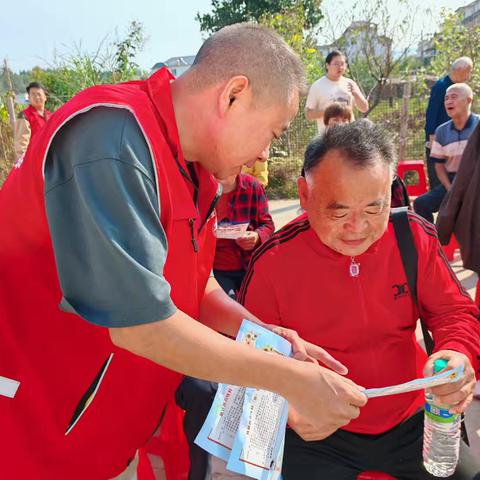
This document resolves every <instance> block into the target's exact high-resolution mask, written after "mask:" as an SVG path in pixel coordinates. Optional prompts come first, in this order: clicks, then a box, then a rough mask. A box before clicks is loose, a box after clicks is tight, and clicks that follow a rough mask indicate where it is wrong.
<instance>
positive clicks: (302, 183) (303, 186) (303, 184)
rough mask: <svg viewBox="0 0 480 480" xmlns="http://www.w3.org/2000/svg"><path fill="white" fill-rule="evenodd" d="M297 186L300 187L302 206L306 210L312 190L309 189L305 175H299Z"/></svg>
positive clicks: (299, 195) (299, 194)
mask: <svg viewBox="0 0 480 480" xmlns="http://www.w3.org/2000/svg"><path fill="white" fill-rule="evenodd" d="M297 188H298V198H299V199H300V206H301V207H302V208H303V209H304V210H307V204H308V196H309V193H310V192H309V191H308V183H307V180H306V178H305V177H303V176H300V177H298V179H297Z"/></svg>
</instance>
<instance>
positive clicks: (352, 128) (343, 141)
mask: <svg viewBox="0 0 480 480" xmlns="http://www.w3.org/2000/svg"><path fill="white" fill-rule="evenodd" d="M331 150H338V151H340V152H342V153H343V155H344V159H345V160H346V161H348V162H350V163H351V164H352V165H355V166H357V167H367V166H371V165H374V164H375V163H376V162H377V161H378V158H379V157H380V159H381V160H382V161H383V162H384V163H385V164H387V165H390V166H391V167H392V168H393V169H394V168H395V166H396V155H395V151H394V148H393V143H392V141H391V140H390V138H389V137H388V135H387V134H386V133H385V132H384V131H383V130H381V129H380V128H379V127H377V126H376V125H374V124H373V123H372V122H371V121H370V120H367V119H361V120H357V121H355V122H352V123H349V124H346V125H335V126H333V127H331V128H328V129H327V130H326V131H325V133H324V134H323V135H320V136H318V137H315V138H314V139H313V140H312V141H311V142H310V144H309V145H308V147H307V150H306V151H305V158H304V162H303V170H302V172H303V173H304V174H305V173H308V172H309V171H310V170H312V169H313V168H315V167H316V166H317V165H318V164H319V163H320V162H321V161H322V159H323V158H324V157H325V155H326V154H327V153H328V152H329V151H331Z"/></svg>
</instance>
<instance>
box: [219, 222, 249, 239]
mask: <svg viewBox="0 0 480 480" xmlns="http://www.w3.org/2000/svg"><path fill="white" fill-rule="evenodd" d="M248 225H249V222H240V223H234V222H221V223H219V224H218V225H217V230H216V231H215V235H216V237H217V238H224V239H227V240H236V239H237V238H241V237H243V236H244V235H245V233H246V232H247V228H248Z"/></svg>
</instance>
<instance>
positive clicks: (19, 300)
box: [0, 70, 217, 480]
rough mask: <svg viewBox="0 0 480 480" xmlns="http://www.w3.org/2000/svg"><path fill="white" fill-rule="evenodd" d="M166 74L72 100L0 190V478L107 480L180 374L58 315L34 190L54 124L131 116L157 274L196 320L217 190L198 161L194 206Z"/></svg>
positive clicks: (39, 189) (151, 426)
mask: <svg viewBox="0 0 480 480" xmlns="http://www.w3.org/2000/svg"><path fill="white" fill-rule="evenodd" d="M171 79H172V77H171V76H170V74H169V73H168V72H167V71H166V70H161V71H159V72H157V73H156V74H155V75H153V76H152V77H150V78H149V79H148V80H146V81H138V82H129V83H125V84H120V85H108V86H100V87H93V88H90V89H88V90H85V91H83V92H81V93H79V94H78V95H77V96H76V97H74V98H73V99H72V100H71V101H70V102H68V103H67V104H65V105H64V106H63V107H61V108H60V109H59V110H58V111H57V112H55V114H54V115H53V116H52V118H51V119H50V121H49V122H48V123H47V124H46V126H45V129H44V130H43V131H42V133H41V134H40V135H38V136H37V137H36V138H35V140H34V143H33V144H32V145H31V148H29V150H28V152H27V154H26V156H25V158H24V160H23V162H22V164H20V165H19V164H17V165H16V168H14V169H13V171H12V172H11V174H10V175H9V177H8V178H7V180H6V182H5V185H4V187H3V189H2V190H1V191H0V272H1V275H0V329H1V332H2V333H1V335H0V376H4V377H7V378H11V379H14V380H18V381H19V382H21V383H20V386H19V389H18V391H17V394H16V396H15V397H14V398H8V397H6V396H1V395H0V438H1V440H0V446H1V448H0V451H1V458H2V459H3V461H2V475H3V477H5V478H12V479H13V478H15V479H19V480H26V479H35V480H77V479H78V480H86V479H88V480H105V479H109V478H112V477H115V476H116V475H118V474H119V473H121V472H122V471H123V470H124V469H125V468H126V466H127V463H128V461H129V459H131V458H132V457H133V456H134V454H135V451H136V449H137V448H139V447H141V446H142V445H144V444H145V443H146V442H147V440H148V439H149V438H150V436H151V435H152V433H153V432H154V431H155V429H156V427H157V425H158V423H159V420H160V417H161V414H162V410H163V407H164V405H165V403H166V402H167V401H169V400H171V399H172V394H173V392H174V390H175V389H176V387H177V385H178V383H179V381H180V380H181V378H182V377H181V375H179V374H177V373H174V372H172V371H170V370H167V369H165V368H162V367H160V366H158V365H156V364H154V363H153V362H150V361H148V360H146V359H144V358H141V357H138V356H135V355H133V354H131V353H129V352H127V351H125V350H122V349H119V348H116V347H115V346H114V345H113V344H112V342H111V341H110V337H109V334H108V330H107V329H106V328H101V327H98V326H95V325H92V324H90V323H88V322H87V321H85V320H83V319H82V318H80V317H79V316H77V315H74V314H69V313H64V312H62V311H60V309H59V307H58V305H59V303H60V300H61V297H62V292H61V290H60V285H59V281H58V277H57V271H56V267H55V259H54V252H53V248H52V244H51V238H50V234H49V230H48V225H47V218H46V212H45V202H44V192H43V188H44V182H43V164H44V159H45V158H46V154H47V152H48V148H49V145H50V143H51V141H52V139H53V137H54V135H55V134H56V132H57V131H58V130H59V129H60V128H61V127H62V126H63V125H64V124H66V123H67V122H68V121H69V120H70V119H71V118H72V117H74V116H75V115H77V114H80V113H82V112H85V111H87V110H89V109H91V108H94V107H95V106H100V105H102V106H104V105H107V106H111V107H112V108H126V109H128V110H129V111H130V112H132V113H133V114H134V115H135V117H136V119H137V121H138V123H139V125H140V126H141V128H142V130H143V132H144V134H145V138H146V140H147V143H148V144H149V147H150V149H151V151H152V155H153V159H154V166H155V169H156V174H157V180H158V184H159V188H158V192H159V196H160V204H161V209H160V211H161V223H162V225H163V228H164V230H165V232H166V236H167V239H168V246H169V247H168V257H167V260H166V265H165V269H164V274H165V277H166V279H167V280H168V281H169V283H170V285H171V287H172V291H171V296H172V299H173V301H174V303H175V304H176V306H177V307H178V308H179V309H180V310H182V311H184V312H186V313H188V314H189V315H190V316H192V317H193V318H196V317H197V316H198V308H199V302H200V299H201V298H202V296H203V293H204V290H205V285H206V282H207V280H208V277H209V274H210V271H211V268H212V263H213V256H214V249H215V248H214V245H215V240H214V235H213V222H214V221H215V219H214V218H213V215H212V214H211V212H212V203H213V202H214V198H215V197H216V194H217V184H216V182H215V181H214V179H213V177H212V176H211V175H210V174H208V173H207V172H206V171H205V170H203V169H202V168H201V167H199V166H197V167H196V168H197V172H196V173H197V176H198V181H199V188H198V201H197V205H195V204H194V202H193V185H192V184H191V183H190V182H189V181H188V180H186V179H185V172H186V165H185V161H184V159H183V156H182V152H181V149H180V146H179V140H178V133H177V128H176V124H175V116H174V111H173V106H172V101H171V97H170V86H169V82H170V80H171ZM182 171H183V175H182ZM187 176H188V175H187ZM194 247H195V248H194ZM92 392H94V395H93V396H92ZM87 400H88V401H87ZM85 402H86V404H87V405H88V406H87V407H86V408H85V409H84V411H83V413H82V414H81V415H80V416H79V411H78V410H79V406H81V405H83V404H85ZM73 418H77V421H76V423H73V425H72V419H73Z"/></svg>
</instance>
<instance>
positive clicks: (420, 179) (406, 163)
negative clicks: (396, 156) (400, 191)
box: [397, 160, 428, 197]
mask: <svg viewBox="0 0 480 480" xmlns="http://www.w3.org/2000/svg"><path fill="white" fill-rule="evenodd" d="M410 172H416V175H412V174H411V173H410ZM397 175H398V176H399V177H400V178H401V179H402V180H403V181H404V182H405V185H406V186H407V192H408V195H409V196H411V197H418V196H420V195H423V194H424V193H426V192H427V191H428V187H427V175H426V174H425V164H424V163H423V160H403V161H401V162H399V163H398V167H397ZM405 177H409V178H408V179H407V180H405ZM412 180H415V183H414V184H412Z"/></svg>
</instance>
